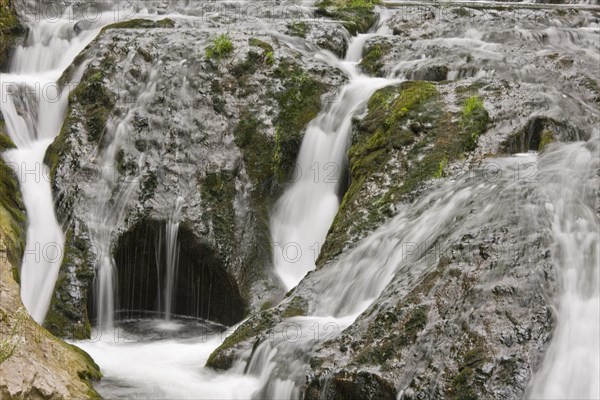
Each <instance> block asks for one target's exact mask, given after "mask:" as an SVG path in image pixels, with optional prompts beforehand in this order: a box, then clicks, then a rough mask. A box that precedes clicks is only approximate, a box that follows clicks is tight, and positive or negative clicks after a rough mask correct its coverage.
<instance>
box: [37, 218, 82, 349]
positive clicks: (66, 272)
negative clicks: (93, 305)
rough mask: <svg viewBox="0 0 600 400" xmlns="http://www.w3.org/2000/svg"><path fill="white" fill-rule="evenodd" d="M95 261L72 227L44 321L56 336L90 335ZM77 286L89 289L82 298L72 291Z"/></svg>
mask: <svg viewBox="0 0 600 400" xmlns="http://www.w3.org/2000/svg"><path fill="white" fill-rule="evenodd" d="M92 260H93V256H92V255H91V254H90V252H89V246H88V244H87V242H86V241H85V240H82V239H80V238H78V237H76V235H75V233H74V231H73V229H72V228H71V229H69V230H68V231H67V234H66V238H65V249H64V254H63V260H62V263H61V266H60V269H59V274H58V279H57V280H56V284H55V285H54V293H53V296H52V298H51V300H50V306H49V307H48V313H47V314H46V319H45V320H44V327H45V328H46V329H48V331H50V332H52V334H54V335H55V336H57V337H60V338H63V339H70V340H84V339H88V338H89V337H90V335H91V325H90V321H89V317H88V315H87V308H88V304H87V300H88V293H87V290H89V288H91V287H92V282H93V279H94V264H93V261H92ZM81 283H83V285H80V284H81ZM74 286H76V287H78V288H79V287H81V288H87V289H84V292H83V293H81V296H80V297H79V298H73V297H72V295H71V293H70V292H71V290H73V288H74Z"/></svg>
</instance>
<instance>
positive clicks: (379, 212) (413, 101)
mask: <svg viewBox="0 0 600 400" xmlns="http://www.w3.org/2000/svg"><path fill="white" fill-rule="evenodd" d="M472 101H473V102H474V104H473V107H467V105H466V103H465V107H463V111H462V112H461V113H460V114H458V115H457V114H455V113H452V112H449V111H447V109H446V105H445V103H444V101H443V99H442V98H441V96H440V95H439V93H438V91H437V88H436V84H435V83H432V82H423V81H409V82H403V83H401V84H399V85H396V86H390V87H386V88H383V89H380V90H378V91H377V92H375V93H374V94H373V96H372V97H371V98H370V99H369V101H368V105H367V107H368V112H367V115H366V116H365V118H364V119H363V120H361V121H359V122H357V123H356V126H355V133H354V135H353V138H352V146H351V147H350V150H349V151H348V157H349V161H350V165H349V167H350V179H351V183H350V186H349V188H348V190H347V192H346V194H345V195H344V198H343V200H342V204H341V206H340V208H339V210H338V213H337V214H336V217H335V219H334V222H333V224H332V226H331V228H330V229H329V232H328V235H327V239H326V242H325V244H324V245H323V248H322V250H321V253H320V255H319V258H318V259H317V267H318V268H320V267H322V266H323V265H324V264H325V263H326V262H327V261H328V260H331V259H332V258H333V257H335V256H336V255H338V254H340V253H341V251H342V250H343V249H344V248H345V247H347V246H349V245H350V244H352V243H353V241H355V240H357V239H358V238H360V237H362V236H363V235H364V234H365V233H366V232H369V231H371V230H373V229H375V227H377V226H379V225H380V224H381V223H382V222H383V221H384V220H385V219H387V218H389V217H390V216H392V215H393V213H394V204H396V203H398V202H401V201H410V200H411V199H412V198H414V197H415V196H416V195H417V194H418V192H419V191H420V190H421V189H422V188H423V187H424V184H425V182H427V181H428V180H431V179H438V178H441V177H443V176H444V174H445V167H446V165H448V164H449V163H450V162H453V161H456V160H458V159H461V158H462V157H464V154H465V153H466V152H469V151H472V150H473V149H474V147H475V145H476V143H477V139H478V138H479V135H480V134H481V133H483V132H484V131H485V130H486V129H487V125H488V122H489V116H488V113H487V111H486V110H485V108H484V107H483V102H479V101H475V100H472ZM381 175H386V176H387V178H386V180H387V181H389V182H392V184H389V185H388V186H386V187H384V188H382V189H381V190H378V191H375V192H372V191H370V190H368V185H367V183H368V182H372V184H375V185H377V186H380V184H379V183H378V182H379V181H378V180H377V177H378V176H381Z"/></svg>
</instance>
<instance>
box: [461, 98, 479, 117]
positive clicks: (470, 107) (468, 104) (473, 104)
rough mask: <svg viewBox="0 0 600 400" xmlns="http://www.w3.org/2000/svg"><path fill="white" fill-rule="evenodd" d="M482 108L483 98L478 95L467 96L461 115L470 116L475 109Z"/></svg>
mask: <svg viewBox="0 0 600 400" xmlns="http://www.w3.org/2000/svg"><path fill="white" fill-rule="evenodd" d="M481 109H483V100H481V99H480V98H479V96H472V97H469V98H468V99H467V100H466V101H465V104H464V106H463V117H465V118H470V116H471V115H472V114H473V112H475V111H479V110H481Z"/></svg>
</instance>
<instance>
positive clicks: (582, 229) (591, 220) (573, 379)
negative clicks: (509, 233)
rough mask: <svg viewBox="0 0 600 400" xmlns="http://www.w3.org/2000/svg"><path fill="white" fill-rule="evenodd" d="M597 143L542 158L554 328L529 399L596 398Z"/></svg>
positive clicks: (599, 338)
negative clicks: (555, 283)
mask: <svg viewBox="0 0 600 400" xmlns="http://www.w3.org/2000/svg"><path fill="white" fill-rule="evenodd" d="M599 150H600V140H599V138H598V137H595V138H594V139H592V140H591V141H589V142H588V143H570V144H561V145H558V146H556V147H553V148H552V149H551V150H550V151H548V152H547V154H544V155H543V157H542V161H543V162H544V164H546V165H547V167H548V168H547V170H546V171H544V172H545V173H544V174H540V177H541V178H542V181H541V184H542V189H543V191H544V193H545V194H546V196H547V200H546V203H545V204H544V205H543V206H545V208H546V210H547V211H548V213H549V214H550V217H551V219H552V236H553V239H554V248H553V256H554V259H555V262H556V264H557V267H558V269H559V280H560V285H561V289H560V293H559V296H558V298H557V305H556V306H557V310H556V312H557V327H556V331H555V333H554V337H553V338H552V342H551V346H550V348H549V349H548V351H547V354H546V355H545V359H544V362H543V364H542V367H541V368H540V370H539V371H538V372H537V374H536V375H535V376H534V379H533V380H532V382H531V384H530V393H529V398H531V399H598V398H600V379H599V378H598V377H600V359H598V355H599V354H600V275H599V274H600V221H599V219H598V214H597V212H598V209H597V206H598V198H597V196H598V193H597V190H598V173H599V171H600V159H599Z"/></svg>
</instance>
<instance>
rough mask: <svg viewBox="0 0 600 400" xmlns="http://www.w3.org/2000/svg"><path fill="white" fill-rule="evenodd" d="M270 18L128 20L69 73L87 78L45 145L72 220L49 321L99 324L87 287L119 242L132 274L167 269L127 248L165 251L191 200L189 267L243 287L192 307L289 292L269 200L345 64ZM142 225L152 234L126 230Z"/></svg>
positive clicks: (61, 328)
mask: <svg viewBox="0 0 600 400" xmlns="http://www.w3.org/2000/svg"><path fill="white" fill-rule="evenodd" d="M225 15H226V13H225ZM221 18H225V17H224V16H223V17H221ZM212 23H213V24H214V25H215V26H220V25H221V24H222V22H221V20H217V21H214V22H212ZM249 26H252V27H253V28H254V29H256V26H255V25H249ZM261 29H264V28H262V27H259V29H258V30H257V31H256V30H255V32H256V33H250V30H249V29H248V30H247V31H243V30H236V31H235V32H231V33H230V34H229V35H224V34H221V33H220V32H219V31H216V30H215V31H214V32H213V30H212V29H198V26H196V25H195V23H194V21H193V20H188V19H181V20H176V21H172V20H162V21H158V22H151V21H141V20H136V21H129V22H126V23H119V24H115V25H113V26H109V27H107V28H105V29H104V30H103V32H102V33H101V34H100V35H99V37H98V38H97V39H96V40H95V41H94V42H93V43H92V44H91V45H90V46H88V49H86V50H85V52H84V53H83V54H82V55H81V56H80V57H78V59H77V60H76V61H75V64H74V65H73V66H72V67H71V68H70V69H69V70H68V71H67V73H66V74H65V76H63V78H62V79H61V80H62V81H63V83H67V82H69V81H72V80H75V81H80V83H79V85H78V86H77V88H76V89H75V90H74V91H73V92H72V94H71V98H70V106H69V110H68V112H67V117H66V120H65V124H64V126H63V129H62V132H61V134H60V136H59V137H58V138H57V139H56V141H55V142H54V143H53V144H52V145H51V146H50V148H49V150H48V152H47V154H46V162H47V164H48V165H50V167H51V171H52V172H51V174H52V178H53V190H54V193H55V198H56V199H57V204H58V216H59V219H60V220H61V221H62V222H63V226H65V227H66V229H65V230H66V232H67V244H66V249H65V250H66V252H65V258H64V261H63V265H62V267H61V272H60V277H59V281H58V283H57V287H56V292H55V296H54V298H53V300H52V304H51V307H50V311H49V313H48V316H47V319H46V323H45V325H46V326H47V327H48V328H49V329H51V330H52V332H55V333H56V334H57V335H61V336H67V337H76V338H80V337H86V336H88V335H89V319H90V318H91V319H93V318H94V317H95V315H94V311H93V309H94V307H93V305H92V304H91V302H89V301H88V299H89V298H90V297H93V296H92V292H93V285H94V278H95V273H97V270H98V269H97V266H98V265H99V260H100V259H101V258H102V257H103V255H106V253H107V252H108V253H109V256H111V257H115V262H116V265H115V267H116V271H117V275H118V281H119V282H121V283H123V285H127V282H130V283H132V282H133V281H131V279H134V280H135V279H137V278H135V277H133V276H131V275H128V272H127V271H128V270H134V269H135V268H138V269H139V268H145V270H147V271H150V273H154V272H153V271H154V270H156V268H155V267H153V266H152V265H153V264H152V263H143V262H141V261H140V260H141V258H140V259H139V260H138V262H137V264H136V263H135V262H133V261H128V258H127V256H126V255H124V254H121V253H120V252H122V251H128V252H129V254H134V253H135V251H136V249H140V251H142V249H143V248H144V246H146V245H147V244H149V243H151V242H152V248H151V249H149V250H148V251H149V253H148V254H147V256H148V257H150V256H152V257H154V254H151V253H152V252H155V251H157V250H156V248H159V247H160V246H161V244H160V241H161V240H162V241H164V240H165V235H164V230H165V226H166V223H167V221H169V218H170V216H171V215H172V214H173V210H174V208H175V207H176V204H177V203H178V202H180V203H181V204H182V206H181V210H180V211H179V213H178V215H179V216H178V221H177V222H178V223H179V226H180V229H181V231H182V232H185V236H186V241H187V242H186V243H187V244H189V245H190V246H191V247H192V248H191V249H189V251H191V252H192V253H193V254H196V255H201V254H204V255H205V256H202V257H200V256H197V257H200V258H202V259H203V260H204V261H202V262H199V263H198V264H197V265H196V267H194V268H192V269H188V270H189V271H192V270H193V271H195V272H194V274H195V276H196V277H200V276H204V277H205V278H204V281H207V279H210V280H213V282H214V285H212V284H208V283H207V284H208V286H209V287H210V286H212V287H213V288H214V289H215V290H217V289H218V288H222V289H223V292H213V293H212V296H210V298H211V300H210V301H214V302H220V301H223V300H222V299H230V300H231V301H230V302H229V303H227V300H226V303H224V304H220V305H219V304H217V303H214V304H205V305H204V306H202V307H195V308H189V307H188V308H185V307H184V308H181V309H179V310H180V311H181V312H183V313H189V315H193V316H201V317H207V316H210V318H211V319H213V320H216V321H220V322H224V323H227V324H231V323H234V322H237V321H239V320H241V318H242V317H243V316H244V315H246V314H247V313H248V311H251V310H256V309H258V308H259V307H260V306H261V305H262V304H264V303H268V302H276V301H277V300H278V299H280V298H281V297H282V296H283V291H282V288H281V287H280V286H279V283H278V279H277V278H276V277H275V276H273V272H272V271H271V268H270V253H271V249H270V246H269V243H270V233H269V226H268V222H269V209H270V205H271V203H272V201H273V200H274V199H275V198H276V197H277V196H278V194H279V193H281V190H282V188H283V187H284V185H285V182H286V181H287V180H288V179H289V178H290V176H291V174H292V172H293V166H294V163H295V158H296V154H297V152H298V150H299V147H300V143H301V140H302V133H303V129H304V127H305V126H306V124H307V123H308V122H309V121H310V120H311V119H312V118H314V117H315V116H316V115H317V113H318V112H319V110H320V104H321V97H322V96H323V95H324V94H326V93H328V92H329V91H332V90H333V89H334V88H335V87H336V86H339V84H340V83H341V82H342V81H343V80H344V78H343V77H342V76H341V74H339V73H338V72H337V71H335V70H334V69H333V68H331V67H330V66H328V65H327V64H325V63H322V62H320V61H315V60H314V59H311V58H310V57H308V55H307V54H304V53H303V52H300V51H296V50H293V49H291V48H290V47H288V45H287V44H286V43H285V42H282V41H279V40H276V39H275V38H274V36H272V34H261V33H260V30H261ZM280 29H282V30H284V29H288V28H287V26H285V25H283V24H281V26H280ZM88 61H89V62H88ZM78 75H81V79H80V80H79V79H78V78H77V77H78ZM102 168H104V171H105V172H104V173H103V172H102ZM106 171H110V172H109V173H108V174H106ZM134 231H136V232H147V233H148V234H147V237H144V235H143V234H142V235H139V234H138V235H133V236H131V235H127V234H126V233H128V232H134ZM161 232H162V236H161ZM135 238H138V239H135ZM161 238H162V239H161ZM136 240H137V242H136ZM155 241H156V243H157V244H156V245H155V244H154V243H155ZM144 243H146V245H145V244H144ZM126 247H127V249H125V248H126ZM146 247H147V246H146ZM144 251H145V250H144ZM119 254H121V255H119ZM159 258H160V257H159ZM188 259H189V258H188ZM129 260H133V258H130V259H129ZM184 268H187V266H185V267H184ZM138 272H139V275H140V276H144V275H145V274H146V273H145V272H144V271H138ZM188 278H189V277H186V276H185V275H184V274H180V279H181V280H185V279H188ZM193 279H196V278H193ZM198 279H200V278H198ZM208 282H210V281H208ZM223 282H229V283H228V284H227V285H225V286H223ZM138 283H139V282H138ZM178 285H183V286H181V287H184V286H185V285H186V283H185V282H183V281H182V282H180V283H179V284H178ZM124 287H125V286H124ZM225 287H227V288H228V289H225ZM117 292H118V293H120V294H121V295H119V297H118V299H117V300H118V301H117V309H118V310H121V311H126V310H127V308H130V307H131V306H132V305H131V304H129V303H130V300H129V297H128V295H127V293H128V291H127V290H121V289H120V288H119V289H118V290H117ZM176 292H179V293H184V292H185V291H176ZM151 293H154V289H153V290H152V292H151ZM152 296H153V295H152ZM153 297H154V298H153V299H148V300H147V301H145V302H144V305H143V306H144V307H149V308H152V309H153V310H151V311H157V310H158V308H157V307H158V305H157V297H159V296H158V295H157V296H153ZM189 300H190V299H187V298H183V297H182V298H176V299H175V303H179V302H181V303H182V304H183V303H186V302H188V301H189ZM198 301H200V300H198ZM205 302H209V300H208V295H207V299H205ZM227 307H230V308H232V309H233V311H231V312H229V311H225V309H226V308H227ZM211 309H212V310H213V311H212V312H210V311H209V310H211ZM217 309H218V310H222V311H217ZM201 310H204V311H201ZM148 311H150V310H148ZM225 314H227V315H225Z"/></svg>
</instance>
